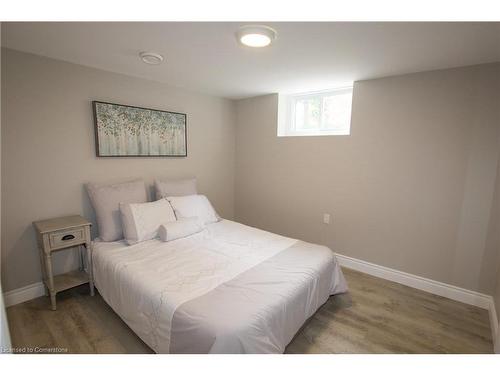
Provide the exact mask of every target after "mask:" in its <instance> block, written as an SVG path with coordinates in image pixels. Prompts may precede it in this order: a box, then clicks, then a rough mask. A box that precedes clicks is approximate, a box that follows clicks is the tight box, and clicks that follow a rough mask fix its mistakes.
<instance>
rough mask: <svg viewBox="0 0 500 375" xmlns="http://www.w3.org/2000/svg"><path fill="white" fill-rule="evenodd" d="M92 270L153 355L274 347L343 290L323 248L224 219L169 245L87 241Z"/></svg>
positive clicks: (271, 349) (104, 292) (341, 280)
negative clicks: (90, 253)
mask: <svg viewBox="0 0 500 375" xmlns="http://www.w3.org/2000/svg"><path fill="white" fill-rule="evenodd" d="M93 271H94V279H95V284H96V286H97V288H98V290H99V292H100V294H101V295H102V297H103V298H104V299H105V300H106V302H107V303H108V304H109V305H110V306H111V307H112V308H113V309H114V310H115V312H116V313H117V314H118V315H120V317H121V318H122V319H123V320H124V321H125V322H126V323H127V325H128V326H129V327H130V328H131V329H132V330H133V331H134V332H135V333H136V334H137V335H138V336H139V337H140V338H141V339H142V340H143V341H144V342H146V343H147V344H148V345H149V346H150V347H151V348H152V349H153V350H154V351H156V352H157V353H171V352H173V353H178V352H206V353H208V352H211V353H212V352H218V353H231V352H252V353H268V352H283V351H284V349H285V346H286V345H287V344H288V343H289V342H290V340H291V339H292V338H293V335H294V334H295V333H296V332H297V330H298V329H299V328H300V327H301V325H302V324H303V323H304V322H305V321H306V320H307V318H309V317H310V316H311V315H312V314H313V313H314V312H315V311H316V310H317V308H318V307H319V306H321V304H323V303H324V302H326V299H327V298H328V296H329V295H331V294H335V293H340V292H345V291H346V289H347V286H346V284H345V280H344V278H343V276H342V272H341V271H340V268H339V267H338V265H337V263H336V261H335V258H334V256H333V253H332V252H331V251H330V250H329V249H327V248H325V247H322V246H317V245H311V244H305V243H303V242H300V241H297V240H294V239H290V238H287V237H283V236H279V235H276V234H273V233H269V232H265V231H262V230H258V229H255V228H251V227H248V226H245V225H242V224H238V223H235V222H232V221H229V220H222V221H220V222H218V223H214V224H210V225H208V226H207V228H206V229H205V230H204V231H203V232H200V233H197V234H195V235H192V236H190V237H187V238H182V239H178V240H175V241H171V242H161V241H159V240H150V241H146V242H142V243H139V244H137V245H133V246H127V245H126V244H125V243H124V242H123V241H118V242H111V243H110V242H99V241H96V242H95V243H94V246H93ZM266 280H267V281H266ZM278 300H281V302H279V303H277V302H276V301H278ZM284 306H286V309H285V308H284ZM243 307H244V308H243ZM228 316H231V317H232V319H228V318H227V317H228ZM268 331H270V332H268ZM263 336H265V337H263Z"/></svg>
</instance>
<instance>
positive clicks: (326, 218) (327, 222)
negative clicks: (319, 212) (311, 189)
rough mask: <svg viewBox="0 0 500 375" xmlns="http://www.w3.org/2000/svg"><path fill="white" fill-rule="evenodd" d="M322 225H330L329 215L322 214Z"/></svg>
mask: <svg viewBox="0 0 500 375" xmlns="http://www.w3.org/2000/svg"><path fill="white" fill-rule="evenodd" d="M323 223H324V224H330V214H323Z"/></svg>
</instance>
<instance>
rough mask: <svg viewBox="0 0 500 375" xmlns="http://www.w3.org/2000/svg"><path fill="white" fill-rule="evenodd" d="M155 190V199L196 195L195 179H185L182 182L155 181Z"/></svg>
mask: <svg viewBox="0 0 500 375" xmlns="http://www.w3.org/2000/svg"><path fill="white" fill-rule="evenodd" d="M155 190H156V199H161V198H166V197H180V196H183V195H194V194H198V191H197V190H196V178H186V179H182V180H156V181H155Z"/></svg>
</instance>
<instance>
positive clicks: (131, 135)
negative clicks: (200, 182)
mask: <svg viewBox="0 0 500 375" xmlns="http://www.w3.org/2000/svg"><path fill="white" fill-rule="evenodd" d="M92 109H93V114H94V132H95V148H96V156H97V157H187V114H185V113H180V112H172V111H166V110H159V109H152V108H144V107H137V106H131V105H125V104H117V103H109V102H103V101H97V100H94V101H92Z"/></svg>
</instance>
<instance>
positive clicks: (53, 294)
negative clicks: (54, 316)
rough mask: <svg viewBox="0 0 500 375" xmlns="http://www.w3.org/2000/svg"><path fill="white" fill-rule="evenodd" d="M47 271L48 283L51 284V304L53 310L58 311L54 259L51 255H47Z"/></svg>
mask: <svg viewBox="0 0 500 375" xmlns="http://www.w3.org/2000/svg"><path fill="white" fill-rule="evenodd" d="M45 271H46V273H47V281H48V283H49V293H50V303H51V305H52V310H56V291H55V289H54V276H53V275H52V257H51V256H50V254H45Z"/></svg>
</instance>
